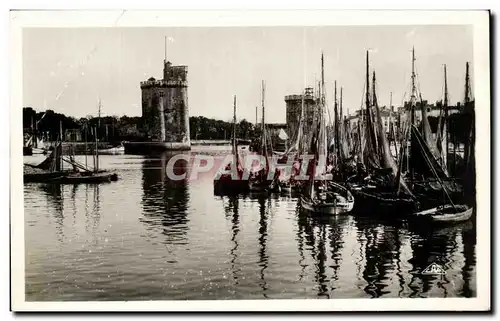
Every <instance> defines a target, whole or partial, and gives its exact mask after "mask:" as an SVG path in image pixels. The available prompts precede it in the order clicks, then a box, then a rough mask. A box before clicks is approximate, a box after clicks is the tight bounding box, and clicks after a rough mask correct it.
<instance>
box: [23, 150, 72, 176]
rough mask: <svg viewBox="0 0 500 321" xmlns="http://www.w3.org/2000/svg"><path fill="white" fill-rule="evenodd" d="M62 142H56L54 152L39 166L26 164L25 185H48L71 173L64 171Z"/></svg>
mask: <svg viewBox="0 0 500 321" xmlns="http://www.w3.org/2000/svg"><path fill="white" fill-rule="evenodd" d="M61 143H62V142H56V144H55V147H54V149H53V150H52V152H51V153H50V154H49V155H48V156H47V157H46V158H45V159H44V160H43V161H42V162H41V163H40V164H38V165H32V164H24V168H23V181H24V183H46V182H50V181H51V180H52V179H56V178H60V177H63V176H65V175H68V174H69V173H70V170H63V168H62V167H63V166H62V162H61V154H62V145H61Z"/></svg>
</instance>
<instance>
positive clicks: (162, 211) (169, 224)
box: [140, 153, 189, 244]
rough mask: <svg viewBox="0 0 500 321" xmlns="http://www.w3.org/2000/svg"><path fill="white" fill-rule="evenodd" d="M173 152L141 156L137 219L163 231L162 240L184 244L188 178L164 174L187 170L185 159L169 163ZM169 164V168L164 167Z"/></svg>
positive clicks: (186, 240)
mask: <svg viewBox="0 0 500 321" xmlns="http://www.w3.org/2000/svg"><path fill="white" fill-rule="evenodd" d="M174 155H175V154H173V153H164V154H160V155H157V156H156V157H155V158H148V159H144V161H143V165H142V190H143V196H142V207H143V217H141V218H140V221H141V222H143V223H144V224H146V225H147V229H148V230H149V231H155V232H159V233H161V234H162V235H163V237H164V240H163V241H162V242H164V243H165V244H187V242H188V239H187V237H186V234H187V230H188V225H187V224H188V222H189V219H188V217H187V209H188V206H189V191H188V182H187V180H171V179H169V177H168V175H166V173H167V170H172V171H173V173H174V174H175V175H183V174H188V162H187V161H186V160H183V159H180V160H178V161H176V162H175V164H169V162H168V161H169V160H170V158H172V157H173V156H174ZM167 164H168V166H169V167H168V168H167Z"/></svg>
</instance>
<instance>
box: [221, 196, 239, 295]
mask: <svg viewBox="0 0 500 321" xmlns="http://www.w3.org/2000/svg"><path fill="white" fill-rule="evenodd" d="M227 198H228V204H227V206H224V211H225V213H226V217H227V218H229V219H230V221H231V242H232V243H233V247H232V248H231V251H230V254H231V272H232V275H233V281H234V283H235V284H236V285H237V284H238V283H239V281H238V272H240V271H241V269H239V268H238V269H237V268H236V264H237V259H238V247H239V242H238V234H239V232H240V215H239V199H238V197H237V196H235V195H232V196H228V197H227Z"/></svg>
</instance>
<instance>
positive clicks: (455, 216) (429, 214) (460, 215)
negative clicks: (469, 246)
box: [413, 204, 474, 223]
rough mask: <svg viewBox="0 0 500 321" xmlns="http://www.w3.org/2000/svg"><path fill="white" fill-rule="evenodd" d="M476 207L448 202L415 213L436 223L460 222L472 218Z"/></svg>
mask: <svg viewBox="0 0 500 321" xmlns="http://www.w3.org/2000/svg"><path fill="white" fill-rule="evenodd" d="M473 211H474V208H473V207H471V206H468V205H457V204H454V205H453V204H446V205H441V206H438V207H434V208H431V209H428V210H425V211H421V212H418V213H415V214H414V215H413V216H414V217H415V218H426V219H430V220H431V221H433V222H436V223H459V222H464V221H467V220H469V219H470V218H471V216H472V213H473Z"/></svg>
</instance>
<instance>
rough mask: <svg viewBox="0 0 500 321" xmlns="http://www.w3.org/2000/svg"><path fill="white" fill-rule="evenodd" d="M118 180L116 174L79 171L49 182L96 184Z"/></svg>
mask: <svg viewBox="0 0 500 321" xmlns="http://www.w3.org/2000/svg"><path fill="white" fill-rule="evenodd" d="M116 180H118V175H117V174H115V173H108V172H97V173H95V172H88V171H82V172H80V171H78V172H71V173H68V174H67V175H63V176H59V177H55V178H53V179H51V180H49V182H50V183H59V184H95V183H106V182H112V181H116Z"/></svg>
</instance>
